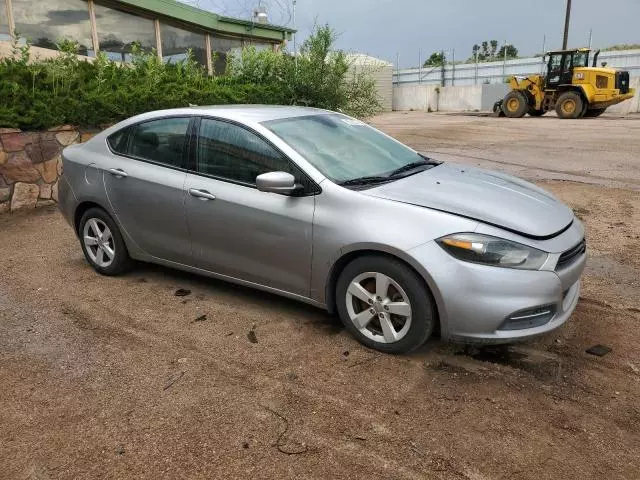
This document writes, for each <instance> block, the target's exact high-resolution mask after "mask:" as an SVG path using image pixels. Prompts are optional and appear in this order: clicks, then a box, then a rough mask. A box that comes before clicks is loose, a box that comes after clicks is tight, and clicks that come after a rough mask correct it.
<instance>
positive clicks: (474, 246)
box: [436, 233, 548, 270]
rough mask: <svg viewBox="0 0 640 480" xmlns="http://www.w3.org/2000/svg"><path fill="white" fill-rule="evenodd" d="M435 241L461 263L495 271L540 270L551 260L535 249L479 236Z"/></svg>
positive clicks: (456, 235) (448, 237)
mask: <svg viewBox="0 0 640 480" xmlns="http://www.w3.org/2000/svg"><path fill="white" fill-rule="evenodd" d="M436 241H437V242H438V244H439V245H440V246H441V247H442V248H444V249H445V250H446V251H447V252H448V253H450V254H451V255H452V256H454V257H455V258H457V259H459V260H464V261H465V262H473V263H482V264H484V265H492V266H494V267H505V268H519V269H522V270H538V269H539V268H540V267H541V266H542V265H543V264H544V262H545V261H546V260H547V257H548V254H547V253H545V252H543V251H541V250H538V249H536V248H531V247H527V246H526V245H521V244H519V243H516V242H511V241H509V240H504V239H502V238H497V237H490V236H488V235H480V234H477V233H456V234H454V235H447V236H446V237H442V238H440V239H438V240H436Z"/></svg>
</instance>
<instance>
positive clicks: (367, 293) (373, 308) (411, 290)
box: [336, 256, 437, 353]
mask: <svg viewBox="0 0 640 480" xmlns="http://www.w3.org/2000/svg"><path fill="white" fill-rule="evenodd" d="M385 285H386V288H385V287H384V286H385ZM373 292H375V293H373ZM336 305H337V310H338V314H339V315H340V320H342V323H343V324H344V326H345V327H346V329H347V330H348V331H349V333H351V335H353V336H354V337H355V338H356V339H357V340H358V341H359V342H360V343H362V344H363V345H366V346H367V347H369V348H373V349H375V350H379V351H381V352H385V353H407V352H410V351H412V350H414V349H416V348H418V347H420V346H421V345H423V344H424V343H425V342H426V341H427V339H428V338H429V337H430V336H431V334H432V332H433V330H434V328H435V326H436V323H437V313H436V309H435V302H434V300H433V297H432V295H431V292H430V291H429V290H428V288H427V287H426V286H425V284H424V282H423V280H422V279H421V278H420V277H419V276H418V275H417V274H416V273H415V272H414V271H413V270H411V269H410V268H409V267H407V266H406V265H405V264H404V263H402V262H400V261H398V260H395V259H392V258H388V257H384V256H365V257H360V258H356V259H355V260H353V261H352V262H351V263H349V264H348V265H347V266H346V267H345V268H344V270H343V271H342V272H341V273H340V276H339V277H338V282H337V284H336ZM356 322H361V323H360V324H359V325H356Z"/></svg>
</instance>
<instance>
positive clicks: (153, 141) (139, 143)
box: [127, 118, 190, 168]
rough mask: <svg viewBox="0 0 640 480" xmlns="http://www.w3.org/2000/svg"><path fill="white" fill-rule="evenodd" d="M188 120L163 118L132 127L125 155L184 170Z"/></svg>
mask: <svg viewBox="0 0 640 480" xmlns="http://www.w3.org/2000/svg"><path fill="white" fill-rule="evenodd" d="M189 121H190V119H189V118H163V119H161V120H152V121H150V122H145V123H140V124H138V125H135V126H133V127H132V131H131V140H130V141H129V142H128V143H129V148H128V151H127V153H128V154H129V155H131V156H133V157H137V158H141V159H144V160H150V161H152V162H157V163H162V164H163V165H169V166H173V167H180V168H185V166H186V165H185V163H186V159H185V155H184V150H185V146H186V141H187V130H188V128H189Z"/></svg>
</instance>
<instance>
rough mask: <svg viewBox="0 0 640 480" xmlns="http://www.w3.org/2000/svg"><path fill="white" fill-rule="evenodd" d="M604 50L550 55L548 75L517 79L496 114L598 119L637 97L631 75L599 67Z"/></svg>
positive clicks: (558, 52) (494, 108) (567, 51)
mask: <svg viewBox="0 0 640 480" xmlns="http://www.w3.org/2000/svg"><path fill="white" fill-rule="evenodd" d="M599 53H600V50H598V51H596V52H595V54H594V56H593V64H592V66H591V67H590V66H589V56H590V54H591V50H589V49H588V48H579V49H576V50H560V51H557V52H549V53H547V55H545V58H546V57H547V56H548V63H547V74H546V75H544V76H543V75H529V76H527V77H513V78H512V79H511V80H510V82H509V85H510V87H511V91H510V92H509V93H508V94H507V95H506V96H505V97H504V99H503V100H500V101H498V102H496V104H495V105H494V107H493V110H494V112H496V113H498V114H499V115H506V116H507V117H511V118H520V117H523V116H524V115H525V114H527V113H528V114H529V115H531V116H533V117H538V116H540V115H544V114H545V113H546V112H548V111H549V110H554V109H555V111H556V113H557V114H558V117H560V118H581V117H597V116H599V115H602V114H603V113H604V111H605V110H606V109H607V107H610V106H611V105H615V104H616V103H620V102H624V101H625V100H627V99H629V98H632V97H633V96H634V95H635V90H634V89H633V88H630V87H629V72H624V71H619V70H615V69H613V68H605V67H606V64H603V66H602V67H596V65H597V62H598V55H599Z"/></svg>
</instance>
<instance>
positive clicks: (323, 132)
mask: <svg viewBox="0 0 640 480" xmlns="http://www.w3.org/2000/svg"><path fill="white" fill-rule="evenodd" d="M263 125H264V126H265V127H267V128H268V129H269V130H271V131H272V132H273V133H275V134H276V135H277V136H278V137H280V138H281V139H282V140H284V141H285V142H286V143H287V144H289V145H290V146H291V147H292V148H293V149H294V150H296V151H297V152H298V153H299V154H300V155H302V156H303V157H304V158H305V159H306V160H307V161H308V162H309V163H311V164H312V165H313V166H314V167H316V168H317V169H318V170H319V171H320V172H322V174H323V175H325V176H326V177H328V178H330V179H331V180H333V181H334V182H336V183H342V182H345V181H349V180H354V179H358V178H363V177H385V176H387V175H389V174H390V173H391V172H393V171H394V170H397V169H398V168H401V167H403V166H405V165H409V164H413V163H416V162H424V161H425V159H424V158H423V157H421V156H420V155H418V154H417V153H416V152H414V151H413V150H411V149H410V148H408V147H405V146H404V145H402V144H401V143H400V142H397V141H395V140H393V139H391V138H389V137H387V136H386V135H384V134H382V133H380V132H378V131H377V130H375V129H374V128H371V127H370V126H368V125H367V124H366V123H363V122H361V121H359V120H355V119H353V118H350V117H347V116H345V115H340V114H320V115H311V116H306V117H292V118H285V119H280V120H271V121H268V122H264V123H263Z"/></svg>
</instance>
